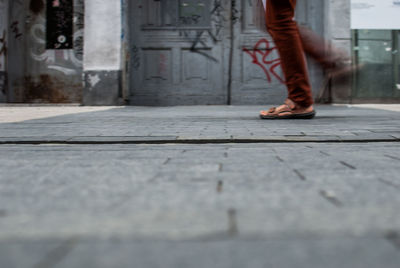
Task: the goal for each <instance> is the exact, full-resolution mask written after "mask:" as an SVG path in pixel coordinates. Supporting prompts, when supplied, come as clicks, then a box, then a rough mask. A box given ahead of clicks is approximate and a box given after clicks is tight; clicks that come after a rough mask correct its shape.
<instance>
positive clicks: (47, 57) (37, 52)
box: [29, 11, 84, 75]
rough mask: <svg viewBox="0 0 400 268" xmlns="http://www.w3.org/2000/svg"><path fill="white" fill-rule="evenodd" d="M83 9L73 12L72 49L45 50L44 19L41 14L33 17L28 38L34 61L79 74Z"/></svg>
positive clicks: (65, 72)
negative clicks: (33, 20)
mask: <svg viewBox="0 0 400 268" xmlns="http://www.w3.org/2000/svg"><path fill="white" fill-rule="evenodd" d="M81 21H83V11H82V12H79V11H78V12H75V14H74V25H75V28H76V29H75V31H74V35H73V41H74V49H63V50H46V48H45V47H46V39H45V36H46V34H45V33H46V26H45V25H46V21H45V18H44V17H43V16H42V15H38V16H37V17H36V18H35V22H34V24H33V25H32V26H31V28H30V32H29V34H30V38H31V42H32V43H33V45H32V46H31V48H30V56H31V57H32V59H33V60H34V61H37V62H43V63H45V65H46V66H47V68H48V69H50V70H55V71H58V72H62V73H63V74H65V75H79V73H80V69H81V68H82V64H83V59H82V58H83V51H82V50H83V34H84V32H83V22H82V23H81Z"/></svg>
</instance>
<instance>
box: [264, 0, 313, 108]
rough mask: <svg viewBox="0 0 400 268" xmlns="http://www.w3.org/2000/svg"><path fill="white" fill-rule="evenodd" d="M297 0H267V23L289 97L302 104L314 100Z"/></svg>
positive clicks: (307, 103) (310, 102) (305, 104)
mask: <svg viewBox="0 0 400 268" xmlns="http://www.w3.org/2000/svg"><path fill="white" fill-rule="evenodd" d="M295 8H296V0H267V10H266V23H267V29H268V32H269V33H270V34H271V36H272V38H273V39H274V42H275V44H276V46H277V48H278V51H279V54H280V58H281V62H282V70H283V73H284V75H285V78H286V85H287V89H288V92H289V99H290V100H291V101H293V102H294V103H295V104H297V105H299V106H301V107H310V106H311V105H312V104H313V97H312V93H311V86H310V81H309V77H308V70H307V65H306V61H305V56H304V50H303V46H302V42H301V38H300V35H299V30H298V27H297V23H296V22H295V21H294V11H295Z"/></svg>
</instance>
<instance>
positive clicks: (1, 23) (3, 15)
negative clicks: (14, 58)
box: [0, 0, 8, 102]
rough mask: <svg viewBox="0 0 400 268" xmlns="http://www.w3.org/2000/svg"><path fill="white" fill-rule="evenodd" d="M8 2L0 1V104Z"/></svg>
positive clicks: (3, 93)
mask: <svg viewBox="0 0 400 268" xmlns="http://www.w3.org/2000/svg"><path fill="white" fill-rule="evenodd" d="M7 33H8V1H7V0H0V102H5V101H6V85H7V75H6V65H7V46H8V44H7Z"/></svg>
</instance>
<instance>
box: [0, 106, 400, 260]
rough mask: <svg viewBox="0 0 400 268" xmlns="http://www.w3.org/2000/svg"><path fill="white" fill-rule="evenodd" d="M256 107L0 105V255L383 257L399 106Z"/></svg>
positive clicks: (395, 256)
mask: <svg viewBox="0 0 400 268" xmlns="http://www.w3.org/2000/svg"><path fill="white" fill-rule="evenodd" d="M393 107H394V106H391V108H390V110H393ZM262 108H265V107H254V106H252V107H251V106H249V107H243V106H239V107H230V106H199V107H165V108H151V107H51V106H46V107H15V106H13V107H0V121H1V122H0V143H1V144H0V171H1V172H0V230H1V232H0V267H2V268H3V267H4V268H13V267H16V268H25V267H29V268H30V267H32V268H38V267H41V268H47V267H61V268H63V267H65V268H75V267H77V268H80V267H85V268H86V267H87V268H91V267H93V268H109V267H113V268H114V267H115V268H120V267H121V268H125V267H127V268H128V267H129V268H130V267H140V268H142V267H143V268H147V267H149V268H153V267H154V268H156V267H163V268H180V267H182V268H201V267H217V268H232V267H234V268H236V267H237V268H243V267H246V268H265V267H279V268H286V267H296V268H303V267H304V268H314V267H315V268H319V267H324V268H325V267H328V268H330V267H332V268H333V267H335V268H336V267H344V268H354V267H355V268H358V267H360V268H378V267H379V268H391V267H393V268H397V267H399V264H400V214H399V213H398V212H399V209H400V177H399V170H400V168H399V164H400V142H399V141H400V113H399V112H396V111H388V110H380V109H371V108H365V107H363V108H357V107H347V106H319V107H317V109H318V116H317V118H316V119H314V120H306V121H301V120H299V121H292V120H288V121H286V120H284V121H263V120H260V119H258V117H257V114H258V111H259V110H260V109H262ZM394 110H395V109H394Z"/></svg>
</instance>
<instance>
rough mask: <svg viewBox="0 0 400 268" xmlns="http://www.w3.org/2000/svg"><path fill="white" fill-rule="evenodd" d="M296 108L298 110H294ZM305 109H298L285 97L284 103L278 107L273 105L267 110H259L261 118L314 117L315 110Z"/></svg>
mask: <svg viewBox="0 0 400 268" xmlns="http://www.w3.org/2000/svg"><path fill="white" fill-rule="evenodd" d="M296 110H298V111H296ZM304 110H306V109H299V108H298V107H296V104H295V103H294V102H293V101H291V100H289V99H287V100H285V103H284V104H282V105H281V106H279V107H273V108H271V109H269V110H268V111H267V112H265V111H261V112H260V118H261V119H312V118H314V117H315V115H316V112H315V110H314V109H313V110H312V111H307V112H305V111H304Z"/></svg>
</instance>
